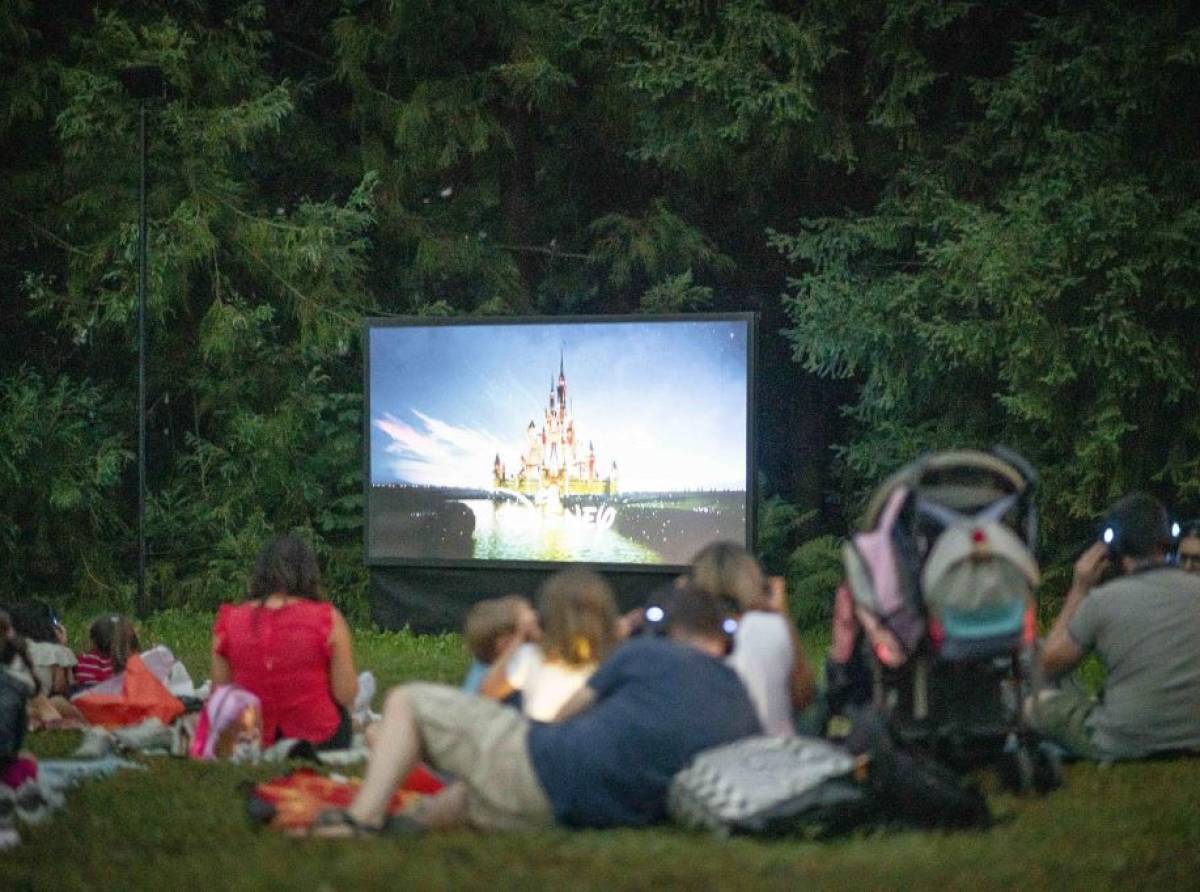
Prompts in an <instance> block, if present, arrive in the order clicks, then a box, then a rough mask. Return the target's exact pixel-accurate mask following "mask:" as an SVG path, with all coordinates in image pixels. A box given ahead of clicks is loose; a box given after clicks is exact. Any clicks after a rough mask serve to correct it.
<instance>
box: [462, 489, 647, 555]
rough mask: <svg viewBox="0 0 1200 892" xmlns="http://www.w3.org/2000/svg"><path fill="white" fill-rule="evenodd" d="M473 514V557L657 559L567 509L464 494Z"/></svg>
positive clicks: (465, 501)
mask: <svg viewBox="0 0 1200 892" xmlns="http://www.w3.org/2000/svg"><path fill="white" fill-rule="evenodd" d="M462 504H464V505H466V506H467V507H468V508H470V509H471V513H472V514H474V515H475V534H474V536H473V539H474V544H475V551H474V555H473V556H474V557H476V558H482V559H486V560H526V561H595V562H599V563H630V564H657V563H661V562H662V559H661V558H660V557H659V556H658V554H656V553H655V552H654V551H653V550H651V549H649V548H646V547H645V546H643V545H639V544H638V543H637V542H634V541H632V540H630V539H626V538H625V537H624V536H622V535H621V534H620V533H618V532H617V531H616V529H614V528H609V529H603V528H602V527H601V526H598V525H597V524H594V523H585V522H583V521H581V520H579V519H577V518H575V517H574V516H572V515H570V514H557V513H552V512H546V513H543V511H542V510H541V509H540V508H531V507H529V506H527V505H522V504H520V503H518V502H493V501H491V500H490V499H466V500H463V503H462Z"/></svg>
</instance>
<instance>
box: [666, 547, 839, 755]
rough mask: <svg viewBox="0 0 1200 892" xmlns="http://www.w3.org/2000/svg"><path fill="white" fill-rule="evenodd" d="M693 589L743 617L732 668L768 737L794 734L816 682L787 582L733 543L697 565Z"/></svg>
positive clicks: (702, 555) (705, 552)
mask: <svg viewBox="0 0 1200 892" xmlns="http://www.w3.org/2000/svg"><path fill="white" fill-rule="evenodd" d="M688 576H689V578H690V579H691V580H692V582H693V584H695V585H696V586H697V587H699V588H701V589H703V590H704V591H707V592H711V593H712V594H714V595H716V596H717V597H718V598H721V599H723V600H725V601H727V602H729V603H730V606H732V607H734V608H735V609H736V610H737V612H738V613H739V614H740V615H739V617H738V625H737V631H736V632H735V633H734V638H733V651H732V653H730V655H729V657H728V662H729V665H730V666H731V667H732V668H733V670H734V671H735V672H737V674H738V677H739V678H741V680H742V683H743V684H744V685H745V686H746V691H747V692H748V693H749V694H750V701H751V702H752V703H753V704H754V708H755V710H756V711H757V713H758V718H759V721H761V722H762V726H763V730H764V731H766V733H768V734H773V735H776V736H780V737H790V736H791V735H793V734H795V733H796V731H795V728H796V725H795V713H796V712H797V711H799V710H803V709H804V708H805V707H807V706H808V705H809V703H811V702H812V699H813V694H814V693H815V688H816V686H815V680H814V678H813V672H812V669H810V668H809V665H808V661H807V660H805V658H804V650H803V649H802V648H801V646H800V636H799V635H798V634H797V632H796V624H795V623H793V622H792V618H791V614H790V611H789V609H788V599H787V592H786V590H785V586H784V581H783V579H782V577H779V576H770V577H768V576H766V575H765V574H764V573H763V571H762V567H761V566H760V565H759V563H758V560H757V559H756V558H755V557H754V555H752V554H750V552H748V551H747V550H746V549H744V548H742V547H741V546H740V545H737V544H735V543H733V542H714V543H713V544H711V545H709V546H707V547H705V548H703V549H701V551H700V552H699V553H698V554H697V555H696V556H695V557H694V558H693V559H692V564H691V569H690V571H689V573H688Z"/></svg>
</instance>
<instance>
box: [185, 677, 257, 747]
mask: <svg viewBox="0 0 1200 892" xmlns="http://www.w3.org/2000/svg"><path fill="white" fill-rule="evenodd" d="M188 754H189V755H190V756H191V757H192V758H193V759H224V760H228V761H231V762H257V761H258V757H259V756H260V755H261V754H262V702H261V701H260V700H259V699H258V697H257V696H255V695H254V694H252V693H250V691H248V690H246V689H245V688H243V687H240V686H239V685H235V684H226V685H221V687H219V688H217V689H216V690H215V691H213V693H212V696H210V697H209V698H208V700H207V701H205V703H204V709H203V710H201V712H200V718H199V720H198V721H197V722H196V730H195V732H194V734H193V737H192V745H191V748H190V750H189V753H188Z"/></svg>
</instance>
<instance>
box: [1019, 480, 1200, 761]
mask: <svg viewBox="0 0 1200 892" xmlns="http://www.w3.org/2000/svg"><path fill="white" fill-rule="evenodd" d="M1107 528H1108V529H1109V530H1111V531H1112V533H1111V535H1110V538H1111V542H1108V543H1107V544H1106V542H1103V541H1101V542H1097V543H1095V544H1094V545H1092V546H1091V547H1090V548H1088V549H1087V551H1085V552H1084V553H1083V555H1082V556H1081V557H1080V558H1079V559H1078V560H1077V561H1076V562H1075V571H1074V579H1073V581H1072V583H1071V588H1070V590H1069V591H1068V592H1067V598H1066V601H1065V602H1064V603H1063V606H1062V611H1061V612H1060V613H1059V615H1058V618H1057V619H1056V620H1055V622H1054V625H1053V627H1052V628H1051V630H1050V634H1049V636H1048V637H1047V639H1046V641H1045V645H1044V648H1043V651H1042V661H1043V666H1044V668H1045V671H1046V674H1047V675H1048V676H1050V677H1056V676H1060V675H1063V674H1064V673H1066V672H1068V671H1070V670H1071V669H1073V668H1074V667H1075V666H1077V665H1078V664H1079V663H1080V661H1082V660H1083V658H1084V657H1085V656H1086V655H1087V654H1088V653H1095V654H1096V655H1097V656H1098V657H1099V658H1100V661H1101V662H1102V663H1103V664H1104V668H1105V669H1106V670H1107V678H1106V681H1105V685H1104V691H1103V694H1102V696H1101V697H1099V698H1092V697H1088V696H1087V695H1086V694H1084V693H1083V691H1082V690H1080V689H1079V688H1078V687H1077V686H1075V685H1064V686H1062V687H1061V688H1059V689H1057V690H1046V691H1042V692H1040V693H1039V694H1038V695H1037V696H1036V697H1035V698H1033V699H1032V700H1031V702H1030V703H1029V704H1028V706H1029V710H1028V711H1029V717H1030V720H1031V722H1032V724H1033V726H1034V727H1035V728H1036V729H1037V730H1038V731H1039V732H1041V733H1042V734H1043V735H1045V736H1046V737H1048V738H1050V739H1051V740H1054V741H1055V742H1056V743H1059V744H1061V745H1062V746H1063V747H1065V748H1066V749H1067V750H1068V751H1069V752H1070V753H1072V754H1073V755H1075V756H1078V757H1080V758H1084V759H1096V760H1105V761H1107V760H1112V759H1137V758H1143V757H1146V756H1151V755H1154V754H1156V753H1172V752H1183V751H1187V752H1195V751H1200V647H1197V643H1198V642H1200V576H1197V575H1195V574H1191V573H1185V572H1183V571H1182V570H1179V569H1177V568H1175V567H1172V566H1169V565H1168V564H1167V562H1166V556H1167V552H1168V549H1169V548H1170V544H1171V537H1170V530H1169V529H1168V521H1167V512H1166V509H1165V508H1163V506H1162V504H1161V503H1160V502H1159V501H1158V500H1157V499H1155V498H1153V497H1152V496H1149V495H1147V494H1145V493H1132V494H1131V495H1128V496H1126V497H1125V498H1123V499H1121V500H1120V501H1119V502H1117V503H1116V505H1114V506H1113V508H1112V511H1111V513H1110V517H1109V523H1108V526H1107ZM1106 535H1109V534H1106ZM1110 563H1112V564H1115V567H1114V569H1115V570H1116V571H1117V573H1118V576H1117V578H1116V579H1114V580H1112V581H1111V582H1108V583H1105V584H1104V585H1100V584H1099V583H1100V580H1101V577H1102V576H1103V575H1104V572H1105V570H1106V569H1107V568H1108V567H1109V565H1110Z"/></svg>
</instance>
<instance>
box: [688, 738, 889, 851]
mask: <svg viewBox="0 0 1200 892" xmlns="http://www.w3.org/2000/svg"><path fill="white" fill-rule="evenodd" d="M857 765H858V762H857V761H856V759H855V757H853V756H851V755H850V754H849V753H847V752H846V751H845V750H843V749H841V748H839V747H836V746H834V745H833V744H831V743H828V742H827V741H824V740H819V739H816V738H811V737H766V736H759V737H747V738H745V739H743V740H739V741H737V742H735V743H730V744H726V745H724V746H720V747H715V748H713V749H709V750H705V751H704V752H702V753H700V754H699V755H698V756H696V758H695V759H694V760H693V761H692V763H691V764H690V765H689V766H688V767H687V768H685V769H683V770H682V771H680V772H679V773H678V774H677V775H675V777H674V779H673V780H672V781H671V786H670V789H669V791H668V794H667V811H668V813H669V814H670V815H671V818H672V819H673V820H674V821H675V822H677V823H679V824H682V825H683V826H685V827H689V828H692V829H696V830H708V831H710V832H713V833H715V834H717V835H719V836H729V835H730V834H739V833H749V834H758V835H767V836H781V835H802V836H808V837H819V836H826V835H830V834H832V833H834V832H839V831H840V830H842V829H848V828H849V827H852V826H856V825H857V824H859V823H861V821H862V820H863V818H864V817H865V814H866V811H867V809H868V801H867V800H868V797H867V792H866V790H865V789H864V788H863V787H862V785H861V784H860V783H858V782H857V781H856V780H855V778H854V774H855V769H856V767H857Z"/></svg>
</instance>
